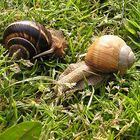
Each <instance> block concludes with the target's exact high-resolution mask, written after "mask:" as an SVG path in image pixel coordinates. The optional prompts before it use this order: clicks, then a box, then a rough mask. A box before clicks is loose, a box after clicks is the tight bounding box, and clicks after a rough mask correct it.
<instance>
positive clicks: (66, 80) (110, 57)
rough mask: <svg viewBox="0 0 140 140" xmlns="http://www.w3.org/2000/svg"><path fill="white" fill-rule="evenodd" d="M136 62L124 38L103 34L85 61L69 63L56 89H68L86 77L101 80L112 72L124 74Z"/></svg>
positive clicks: (89, 49) (90, 48) (90, 49)
mask: <svg viewBox="0 0 140 140" xmlns="http://www.w3.org/2000/svg"><path fill="white" fill-rule="evenodd" d="M134 62H135V55H134V53H133V52H132V50H131V48H130V47H129V46H127V44H126V43H125V41H124V40H123V39H121V38H120V37H118V36H115V35H104V36H101V37H99V38H97V39H95V41H94V42H93V43H92V45H91V46H90V47H89V48H88V51H87V53H86V56H85V61H82V62H80V63H76V64H71V65H69V66H68V68H67V69H66V70H65V71H64V72H63V73H62V74H61V75H60V77H59V79H58V81H57V84H58V86H57V88H55V90H56V91H57V92H58V90H59V91H61V92H63V91H66V90H67V89H68V88H70V87H69V86H70V84H72V83H75V84H77V83H79V82H82V81H83V79H85V77H86V78H87V81H88V80H89V79H91V77H92V78H93V79H97V80H98V82H100V81H102V80H103V79H104V78H107V77H108V76H109V75H111V74H112V73H120V74H121V75H124V74H125V73H126V71H127V69H128V68H130V67H131V66H132V65H133V63H134ZM94 84H96V81H94V82H93V83H92V85H94ZM64 85H65V86H64Z"/></svg>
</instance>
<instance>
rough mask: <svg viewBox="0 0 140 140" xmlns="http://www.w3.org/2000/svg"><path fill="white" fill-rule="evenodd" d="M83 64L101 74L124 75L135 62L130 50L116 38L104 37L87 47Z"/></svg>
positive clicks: (111, 36)
mask: <svg viewBox="0 0 140 140" xmlns="http://www.w3.org/2000/svg"><path fill="white" fill-rule="evenodd" d="M85 62H86V64H87V65H88V66H90V67H92V69H94V70H95V71H98V72H101V73H112V72H118V71H119V72H120V73H121V74H124V73H126V71H127V69H128V68H130V67H131V66H132V65H133V63H134V62H135V56H134V53H133V52H132V50H131V48H130V47H129V46H127V44H126V43H125V42H124V41H123V40H122V39H121V38H119V37H118V36H115V35H104V36H102V37H100V38H98V39H96V40H95V42H94V43H93V44H92V45H91V46H90V47H89V49H88V52H87V55H86V57H85Z"/></svg>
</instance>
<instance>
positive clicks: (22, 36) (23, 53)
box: [3, 21, 66, 59]
mask: <svg viewBox="0 0 140 140" xmlns="http://www.w3.org/2000/svg"><path fill="white" fill-rule="evenodd" d="M3 44H4V46H5V47H6V48H7V49H8V50H9V55H10V56H12V55H13V54H14V53H15V52H16V58H17V59H19V58H24V59H32V58H33V59H35V58H38V57H42V56H45V55H47V54H50V53H54V54H56V55H59V56H62V55H63V54H64V48H65V47H66V42H65V39H64V36H63V34H62V32H61V31H57V30H48V29H46V28H45V27H44V26H43V25H41V24H39V23H36V22H33V21H17V22H14V23H12V24H10V25H9V26H8V27H7V28H6V29H5V31H4V35H3Z"/></svg>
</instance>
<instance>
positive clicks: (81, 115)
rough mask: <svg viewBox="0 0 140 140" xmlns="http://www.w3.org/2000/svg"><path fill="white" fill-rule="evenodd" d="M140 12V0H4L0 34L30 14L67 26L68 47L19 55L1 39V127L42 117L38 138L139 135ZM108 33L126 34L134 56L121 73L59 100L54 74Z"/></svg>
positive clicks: (132, 138)
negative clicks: (28, 57)
mask: <svg viewBox="0 0 140 140" xmlns="http://www.w3.org/2000/svg"><path fill="white" fill-rule="evenodd" d="M139 11H140V1H139V0H129V1H128V0H120V1H119V0H24V1H22V0H1V1H0V38H2V35H3V32H4V30H5V28H6V27H7V26H8V25H9V24H10V23H12V22H14V21H17V20H32V21H36V22H39V23H41V24H43V25H45V26H46V28H54V29H59V30H62V31H63V33H64V35H65V37H66V40H67V43H68V48H67V49H66V55H65V56H64V57H63V58H61V57H60V58H59V57H54V56H50V58H49V59H48V60H44V61H35V62H34V63H31V62H30V61H25V60H19V61H18V62H15V61H13V60H12V58H11V59H10V58H9V57H7V55H5V52H6V50H5V49H4V47H3V46H2V45H1V48H0V132H1V133H2V132H4V131H5V130H7V129H8V128H10V127H12V126H16V125H17V124H20V123H21V122H26V121H38V122H41V124H42V130H41V135H40V137H39V139H40V140H62V139H63V140H92V139H93V140H140V37H139V32H140V25H139V23H140V12H139ZM104 34H115V35H118V36H120V37H121V38H123V39H124V40H125V41H126V42H127V44H128V45H129V46H130V47H131V48H132V50H133V51H134V53H135V55H136V58H137V59H136V63H135V64H134V65H133V67H132V68H131V69H129V70H128V72H127V74H126V75H124V76H123V77H120V76H119V75H115V77H116V78H115V79H114V80H113V81H109V82H107V83H105V84H103V85H102V86H100V87H98V88H94V87H86V88H85V89H84V90H82V91H77V92H75V93H70V94H69V95H65V94H64V96H62V98H61V101H60V102H59V103H57V105H56V100H57V98H58V97H55V93H54V91H53V89H52V87H53V85H52V81H53V80H56V79H57V78H58V76H59V75H60V74H61V73H62V72H63V71H64V69H65V68H66V67H67V66H68V65H69V64H70V63H75V62H77V61H79V59H80V60H82V58H80V57H79V56H80V55H81V54H84V53H86V51H87V48H88V47H89V45H90V44H91V42H92V40H93V39H94V38H95V37H96V36H101V35H104ZM9 139H10V138H9Z"/></svg>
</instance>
